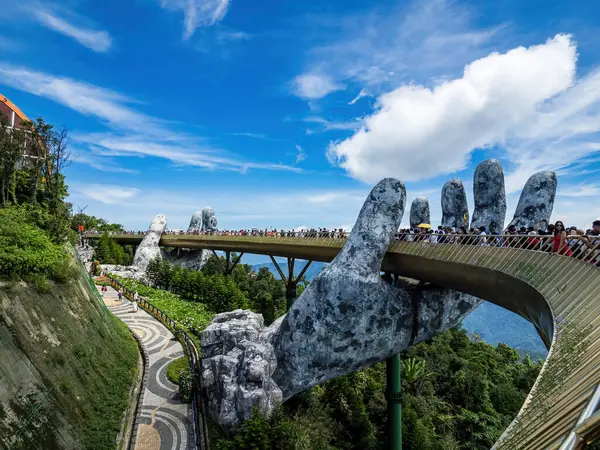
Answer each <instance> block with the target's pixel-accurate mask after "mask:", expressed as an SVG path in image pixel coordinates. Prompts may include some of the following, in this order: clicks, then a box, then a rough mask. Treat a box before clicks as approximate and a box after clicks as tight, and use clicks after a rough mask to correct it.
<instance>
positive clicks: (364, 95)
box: [348, 89, 371, 105]
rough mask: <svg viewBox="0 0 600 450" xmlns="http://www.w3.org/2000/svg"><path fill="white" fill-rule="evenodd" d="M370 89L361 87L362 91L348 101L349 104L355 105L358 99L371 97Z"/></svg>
mask: <svg viewBox="0 0 600 450" xmlns="http://www.w3.org/2000/svg"><path fill="white" fill-rule="evenodd" d="M370 96H371V94H369V91H367V90H366V89H361V90H360V92H359V93H358V94H357V95H356V97H354V98H353V99H352V100H350V101H349V102H348V104H349V105H354V104H355V103H356V102H357V101H359V100H360V99H361V98H363V97H370Z"/></svg>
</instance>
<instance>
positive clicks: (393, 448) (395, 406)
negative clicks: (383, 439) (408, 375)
mask: <svg viewBox="0 0 600 450" xmlns="http://www.w3.org/2000/svg"><path fill="white" fill-rule="evenodd" d="M385 365H386V376H387V380H386V381H387V406H388V427H389V429H388V439H389V449H390V450H402V405H401V403H400V394H401V391H402V385H401V382H400V373H401V370H402V364H401V362H400V355H394V356H392V357H391V358H388V359H387V360H386V361H385Z"/></svg>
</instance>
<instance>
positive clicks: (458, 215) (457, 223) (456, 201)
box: [441, 178, 469, 231]
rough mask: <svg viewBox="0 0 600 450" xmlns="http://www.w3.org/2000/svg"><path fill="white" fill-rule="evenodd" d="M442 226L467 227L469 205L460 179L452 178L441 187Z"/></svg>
mask: <svg viewBox="0 0 600 450" xmlns="http://www.w3.org/2000/svg"><path fill="white" fill-rule="evenodd" d="M441 225H442V226H443V227H451V228H455V229H456V231H459V230H460V227H462V226H464V227H468V225H469V206H468V205H467V194H466V192H465V187H464V185H463V182H462V180H460V179H458V178H452V179H451V180H450V181H447V182H446V183H445V184H444V187H443V188H442V224H441Z"/></svg>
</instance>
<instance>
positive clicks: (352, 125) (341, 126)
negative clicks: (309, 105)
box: [302, 116, 361, 134]
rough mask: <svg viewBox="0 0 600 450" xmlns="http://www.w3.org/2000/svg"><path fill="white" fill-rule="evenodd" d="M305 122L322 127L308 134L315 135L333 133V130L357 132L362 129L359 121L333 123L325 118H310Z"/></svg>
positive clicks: (311, 130)
mask: <svg viewBox="0 0 600 450" xmlns="http://www.w3.org/2000/svg"><path fill="white" fill-rule="evenodd" d="M302 121H303V122H308V123H316V124H318V125H320V127H319V128H317V129H314V128H311V129H308V130H306V134H314V133H317V132H319V131H332V130H357V129H359V128H360V127H361V122H359V121H358V120H351V121H348V122H332V121H330V120H327V119H325V118H323V117H319V116H309V117H305V118H303V119H302Z"/></svg>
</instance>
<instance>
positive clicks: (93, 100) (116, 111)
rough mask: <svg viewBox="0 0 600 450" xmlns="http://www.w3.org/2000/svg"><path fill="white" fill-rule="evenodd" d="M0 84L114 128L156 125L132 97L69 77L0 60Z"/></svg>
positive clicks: (137, 128) (146, 128)
mask: <svg viewBox="0 0 600 450" xmlns="http://www.w3.org/2000/svg"><path fill="white" fill-rule="evenodd" d="M0 83H3V84H6V85H8V86H11V87H13V88H15V89H20V90H22V91H25V92H29V93H31V94H34V95H37V96H40V97H45V98H49V99H51V100H54V101H55V102H57V103H60V104H61V105H64V106H66V107H68V108H71V109H73V110H75V111H77V112H79V113H81V114H83V115H86V116H94V117H96V118H98V119H101V120H102V121H104V122H105V123H107V124H108V125H110V126H111V127H114V128H118V129H133V130H139V131H141V130H148V129H152V128H154V127H155V126H158V125H159V124H158V121H157V120H156V119H153V118H152V117H149V116H147V115H145V114H142V113H139V112H138V111H136V110H135V109H133V108H132V107H130V106H129V105H130V104H132V103H135V101H134V100H132V99H129V98H127V97H125V96H123V95H121V94H119V93H118V92H115V91H112V90H110V89H105V88H102V87H98V86H94V85H92V84H89V83H84V82H81V81H77V80H74V79H72V78H68V77H59V76H54V75H51V74H47V73H43V72H38V71H35V70H31V69H28V68H26V67H18V66H12V65H8V64H1V63H0ZM163 131H164V129H162V128H161V129H159V130H158V132H159V133H162V132H163Z"/></svg>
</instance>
